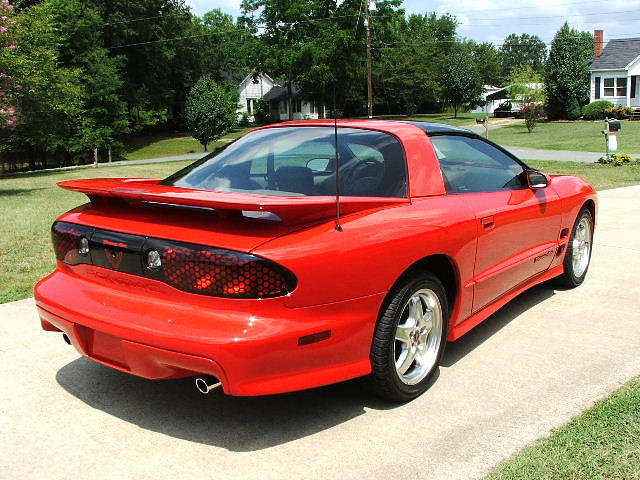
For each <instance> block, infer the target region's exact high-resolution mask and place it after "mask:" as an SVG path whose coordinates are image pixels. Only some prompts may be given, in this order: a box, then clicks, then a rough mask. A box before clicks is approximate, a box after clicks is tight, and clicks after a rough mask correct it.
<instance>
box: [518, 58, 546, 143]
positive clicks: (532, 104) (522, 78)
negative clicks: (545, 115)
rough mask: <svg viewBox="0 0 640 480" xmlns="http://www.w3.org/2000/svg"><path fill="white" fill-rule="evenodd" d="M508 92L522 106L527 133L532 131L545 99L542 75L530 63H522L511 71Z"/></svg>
mask: <svg viewBox="0 0 640 480" xmlns="http://www.w3.org/2000/svg"><path fill="white" fill-rule="evenodd" d="M510 81H511V86H510V87H509V93H510V95H511V96H512V98H513V99H514V100H515V101H516V102H518V103H519V104H520V105H522V107H523V112H524V123H525V126H526V127H527V130H528V131H529V133H531V132H533V129H534V128H535V126H536V122H537V121H538V119H539V117H540V116H541V113H542V111H543V104H544V102H545V100H546V95H545V92H544V84H543V83H542V82H543V80H542V75H541V74H540V73H538V72H536V71H534V70H533V68H532V67H531V65H527V64H523V65H520V66H518V67H516V68H515V69H514V70H513V71H512V73H511V79H510Z"/></svg>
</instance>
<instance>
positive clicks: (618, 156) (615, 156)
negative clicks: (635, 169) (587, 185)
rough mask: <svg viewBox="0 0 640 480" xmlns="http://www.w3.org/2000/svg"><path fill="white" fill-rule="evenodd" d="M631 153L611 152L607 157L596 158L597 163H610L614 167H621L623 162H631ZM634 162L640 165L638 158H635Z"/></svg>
mask: <svg viewBox="0 0 640 480" xmlns="http://www.w3.org/2000/svg"><path fill="white" fill-rule="evenodd" d="M631 160H632V159H631V155H629V154H628V153H612V154H610V155H609V156H608V157H607V156H606V155H605V156H602V157H600V158H599V159H598V163H605V164H612V165H614V166H616V167H621V166H622V165H624V164H625V163H632V162H631ZM635 163H636V164H638V165H640V158H636V160H635Z"/></svg>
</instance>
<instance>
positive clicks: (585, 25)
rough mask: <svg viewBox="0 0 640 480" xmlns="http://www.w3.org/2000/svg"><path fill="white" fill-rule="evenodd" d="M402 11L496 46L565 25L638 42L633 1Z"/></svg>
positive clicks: (466, 0) (466, 2) (231, 2)
mask: <svg viewBox="0 0 640 480" xmlns="http://www.w3.org/2000/svg"><path fill="white" fill-rule="evenodd" d="M187 3H188V4H189V5H191V8H192V10H193V12H194V13H195V14H196V15H200V16H201V15H202V14H204V13H205V12H207V11H209V10H211V9H213V8H220V9H221V10H222V11H223V12H226V13H230V14H232V15H233V16H234V17H235V16H237V15H238V14H239V13H240V0H187ZM452 4H453V5H452ZM402 7H403V8H404V9H405V10H406V12H407V13H422V14H424V13H428V12H433V11H435V12H438V13H440V14H444V13H451V14H453V15H455V16H456V17H457V19H458V21H459V22H460V26H459V27H458V34H459V35H460V36H462V37H466V38H469V39H472V40H476V41H489V42H493V43H495V44H496V45H500V44H501V43H502V40H504V38H505V37H506V36H507V35H509V34H510V33H518V34H520V33H529V34H533V35H538V36H539V37H540V38H541V39H542V40H543V41H544V42H545V43H550V42H551V40H552V39H553V36H554V34H555V32H556V31H557V30H558V28H560V26H561V25H562V24H563V23H564V22H565V21H568V22H569V24H570V25H571V26H572V27H575V28H578V29H580V30H587V31H590V32H593V30H595V29H602V30H604V35H605V41H606V40H608V39H610V38H630V37H640V2H639V1H638V0H608V1H602V0H582V1H580V0H525V1H517V0H456V1H455V2H451V1H425V0H405V1H404V2H403V5H402Z"/></svg>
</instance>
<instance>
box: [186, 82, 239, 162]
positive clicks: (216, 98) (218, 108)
mask: <svg viewBox="0 0 640 480" xmlns="http://www.w3.org/2000/svg"><path fill="white" fill-rule="evenodd" d="M237 109H238V92H237V91H236V90H229V89H226V88H224V87H223V86H222V85H220V84H218V83H216V82H215V81H214V80H213V79H212V78H211V77H207V76H205V77H202V78H200V80H198V82H197V83H196V84H195V86H194V87H193V89H192V90H191V92H189V95H188V96H187V112H186V113H187V127H188V128H189V130H190V131H191V134H192V135H193V137H194V138H195V139H196V140H198V141H199V142H200V143H201V144H202V145H203V146H204V150H205V152H206V151H207V145H208V144H209V143H210V142H213V141H215V140H217V139H218V138H220V137H221V136H222V135H224V134H225V133H227V132H228V131H229V130H231V129H232V128H233V127H234V126H235V125H236V122H237V115H236V110H237Z"/></svg>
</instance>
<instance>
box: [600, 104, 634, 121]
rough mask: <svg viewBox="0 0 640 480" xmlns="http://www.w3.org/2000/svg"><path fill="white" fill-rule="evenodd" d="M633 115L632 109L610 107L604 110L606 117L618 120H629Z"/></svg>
mask: <svg viewBox="0 0 640 480" xmlns="http://www.w3.org/2000/svg"><path fill="white" fill-rule="evenodd" d="M631 114H633V108H632V107H615V106H614V107H608V108H606V109H605V110H604V115H605V117H608V118H617V119H618V120H624V119H626V118H629V117H630V116H631Z"/></svg>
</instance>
